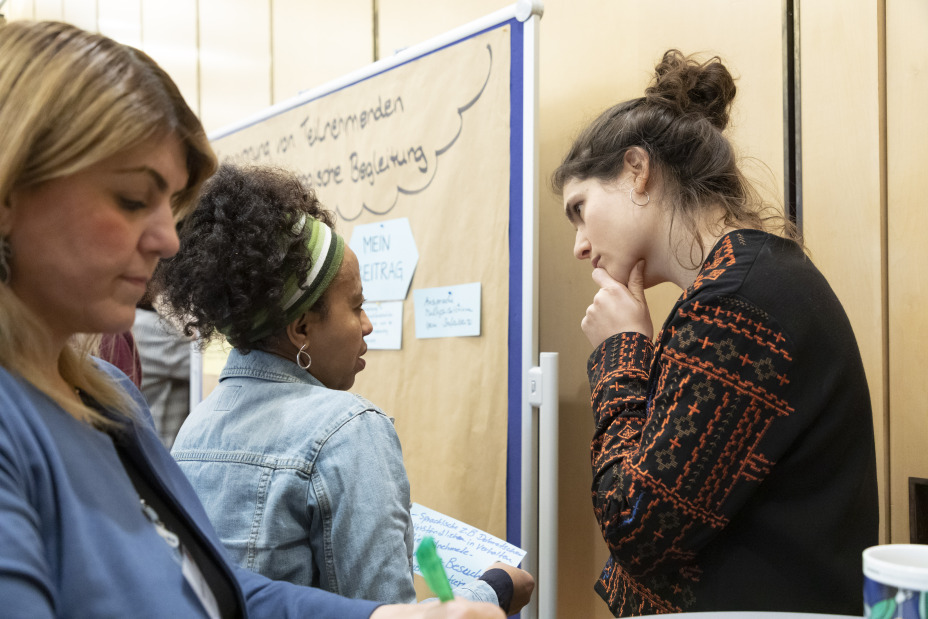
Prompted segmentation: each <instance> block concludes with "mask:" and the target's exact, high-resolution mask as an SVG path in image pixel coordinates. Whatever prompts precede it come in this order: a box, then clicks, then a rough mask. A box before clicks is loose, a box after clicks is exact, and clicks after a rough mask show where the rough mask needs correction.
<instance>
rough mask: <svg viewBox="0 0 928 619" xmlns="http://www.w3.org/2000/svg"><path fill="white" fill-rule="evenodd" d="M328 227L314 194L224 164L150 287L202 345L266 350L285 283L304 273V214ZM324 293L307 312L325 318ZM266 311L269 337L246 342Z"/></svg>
mask: <svg viewBox="0 0 928 619" xmlns="http://www.w3.org/2000/svg"><path fill="white" fill-rule="evenodd" d="M304 213H305V214H306V216H307V217H312V218H315V219H318V220H320V221H322V222H324V223H326V224H327V225H329V226H330V227H333V228H334V223H335V218H334V215H333V214H332V212H331V211H328V210H326V209H324V208H323V207H322V206H321V204H320V203H319V200H318V199H317V198H316V195H315V193H314V192H313V191H312V189H310V188H307V187H304V186H303V185H302V183H301V182H300V180H299V179H298V178H297V177H296V176H295V175H294V174H292V173H290V172H288V171H285V170H283V169H279V168H273V167H259V166H237V165H232V164H223V165H221V166H220V167H219V170H218V171H217V172H216V174H215V175H214V176H213V177H212V178H211V179H210V180H209V181H207V183H206V184H205V185H204V187H203V190H202V192H201V194H200V199H199V202H198V204H197V206H196V208H195V209H194V210H193V212H192V213H190V214H189V215H188V216H187V217H186V218H185V220H184V222H183V225H182V226H181V230H180V251H179V252H178V253H177V255H176V256H174V257H173V258H171V259H169V260H163V261H162V262H161V264H160V265H159V267H158V270H157V272H156V274H155V277H154V279H153V282H152V287H153V293H154V294H155V295H156V296H157V298H158V299H159V300H160V301H161V302H162V303H163V304H164V306H165V307H162V308H161V309H162V311H163V312H164V313H165V314H166V315H167V316H168V317H169V318H172V319H173V320H174V321H175V322H176V323H178V324H182V325H183V328H184V333H185V334H186V335H187V336H191V335H196V336H197V337H198V338H199V339H200V341H201V343H206V342H208V341H210V340H211V339H213V338H215V337H217V333H220V332H221V334H222V335H224V336H225V337H226V338H227V339H228V341H229V343H231V344H232V345H233V346H235V347H236V348H238V349H241V350H243V351H246V352H247V351H248V350H251V349H255V348H257V349H261V348H264V344H265V343H266V340H269V339H271V338H275V337H277V336H278V335H279V333H280V332H281V331H282V330H283V329H284V328H285V327H286V326H287V325H286V318H285V316H284V312H283V310H282V309H281V305H282V303H283V300H282V297H283V294H284V290H285V286H286V283H287V281H288V280H289V279H291V278H293V277H301V278H302V276H303V274H305V273H306V272H307V271H309V269H310V267H311V264H310V256H309V252H308V250H307V242H308V237H309V233H310V227H309V226H304V227H303V228H301V229H294V228H295V226H294V224H295V223H296V222H298V221H299V220H300V217H301V215H302V214H304ZM325 309H326V308H325V295H323V297H322V299H320V301H319V303H317V304H316V305H315V306H314V307H313V308H312V311H316V312H319V313H321V314H325ZM262 312H267V315H268V324H270V325H271V326H272V327H273V329H274V333H273V334H272V335H270V336H268V337H267V338H264V339H263V340H260V341H256V342H254V341H250V340H249V337H248V336H249V331H250V330H251V328H252V325H253V323H254V322H255V317H256V316H257V315H258V314H259V313H262Z"/></svg>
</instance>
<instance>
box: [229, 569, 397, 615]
mask: <svg viewBox="0 0 928 619" xmlns="http://www.w3.org/2000/svg"><path fill="white" fill-rule="evenodd" d="M234 569H235V575H236V577H237V579H238V582H239V585H240V586H241V588H242V593H243V595H244V596H245V604H246V606H247V607H248V615H249V616H250V617H279V618H280V619H302V618H304V617H313V618H314V619H367V618H368V617H370V615H371V613H373V612H374V610H375V609H376V608H377V607H378V606H380V605H381V604H379V603H377V602H369V601H366V600H350V599H348V598H345V597H341V596H339V595H336V594H334V593H329V592H328V591H324V590H322V589H317V588H314V587H303V586H300V585H294V584H291V583H288V582H283V581H277V580H270V579H268V578H265V577H264V576H261V575H260V574H257V573H255V572H251V571H249V570H247V569H245V568H243V567H239V566H235V568H234Z"/></svg>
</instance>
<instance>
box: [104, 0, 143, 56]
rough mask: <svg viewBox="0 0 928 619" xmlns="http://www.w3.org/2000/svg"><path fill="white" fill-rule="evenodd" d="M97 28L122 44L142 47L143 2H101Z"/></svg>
mask: <svg viewBox="0 0 928 619" xmlns="http://www.w3.org/2000/svg"><path fill="white" fill-rule="evenodd" d="M97 9H98V11H99V14H98V15H97V28H98V29H99V31H100V32H101V33H102V34H105V35H106V36H108V37H111V38H113V39H116V40H117V41H119V42H120V43H125V44H126V45H131V46H133V47H139V48H140V47H142V1H141V0H99V2H98V3H97Z"/></svg>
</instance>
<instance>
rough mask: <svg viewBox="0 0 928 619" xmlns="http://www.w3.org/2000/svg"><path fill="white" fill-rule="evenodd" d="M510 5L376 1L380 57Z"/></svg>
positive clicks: (502, 0)
mask: <svg viewBox="0 0 928 619" xmlns="http://www.w3.org/2000/svg"><path fill="white" fill-rule="evenodd" d="M512 4H515V0H469V1H468V2H454V1H452V0H378V1H377V6H378V9H379V11H378V21H379V28H378V29H379V33H380V36H379V39H378V44H377V46H378V52H379V54H380V55H379V58H385V57H387V56H391V55H392V54H395V53H396V52H398V51H400V50H402V49H403V48H406V47H409V46H410V45H415V44H416V43H421V42H422V41H425V40H426V39H430V38H432V37H434V36H438V35H440V34H444V33H445V32H447V31H449V30H453V29H454V28H457V27H458V26H461V25H463V24H466V23H468V22H470V21H473V20H475V19H479V18H481V17H483V16H484V15H489V14H490V13H492V12H494V11H497V10H499V9H501V8H504V7H507V6H510V5H512ZM543 21H544V20H542V22H543Z"/></svg>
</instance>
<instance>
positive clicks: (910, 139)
mask: <svg viewBox="0 0 928 619" xmlns="http://www.w3.org/2000/svg"><path fill="white" fill-rule="evenodd" d="M926 26H928V3H925V2H924V1H923V0H895V1H894V2H888V3H887V4H886V110H887V113H886V116H887V118H886V130H887V137H886V150H887V157H886V158H887V162H886V164H887V183H886V184H887V211H888V212H887V227H888V235H887V237H888V249H889V251H888V280H889V286H888V292H889V297H888V298H889V305H888V307H889V406H890V410H891V412H892V416H891V423H890V426H889V427H890V441H889V446H890V453H891V457H890V467H891V470H892V481H891V486H890V488H891V489H890V502H891V523H892V541H893V542H908V541H909V489H908V481H909V477H920V478H923V479H924V478H928V452H926V449H925V439H926V437H928V380H926V379H925V372H926V370H928V276H926V273H928V242H926V239H928V208H926V196H928V175H926V174H925V166H926V165H928V117H926V116H925V109H924V107H925V106H924V102H925V101H926V100H928V36H926ZM925 516H928V514H925Z"/></svg>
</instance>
